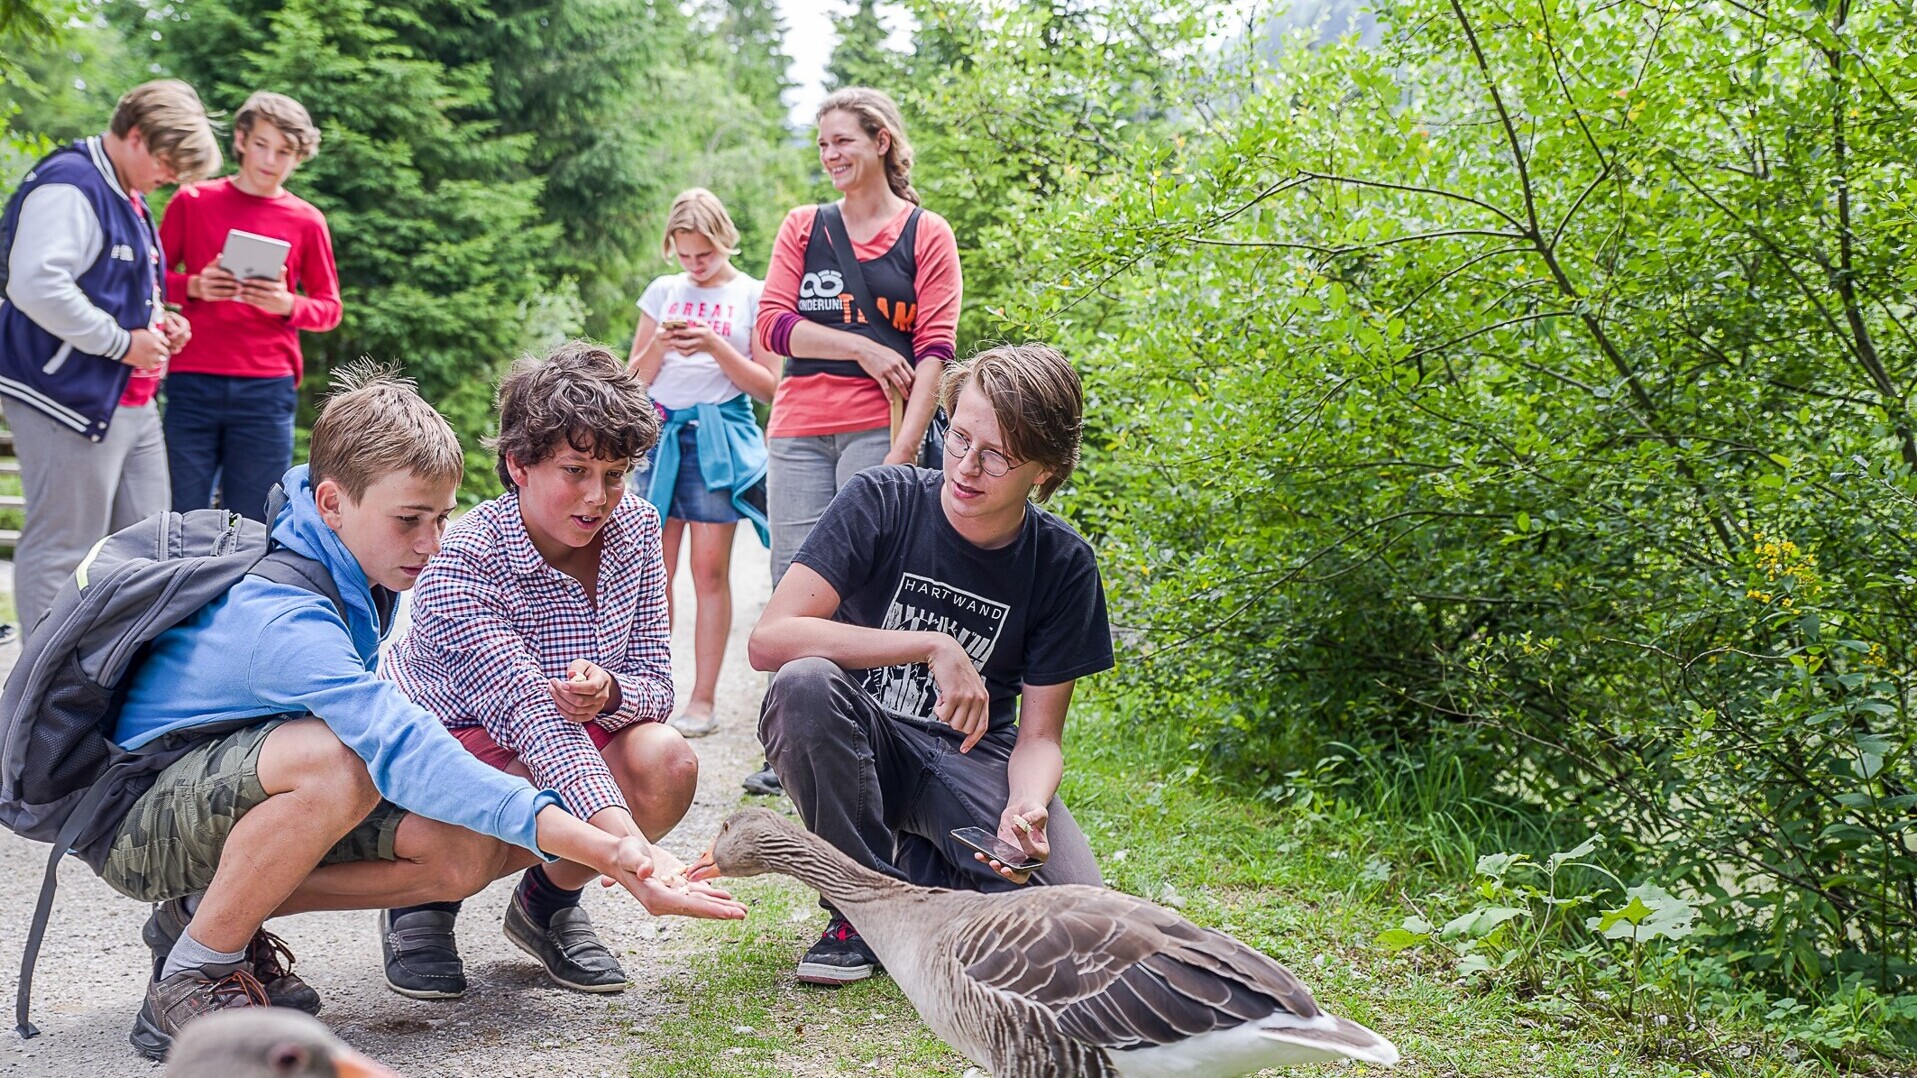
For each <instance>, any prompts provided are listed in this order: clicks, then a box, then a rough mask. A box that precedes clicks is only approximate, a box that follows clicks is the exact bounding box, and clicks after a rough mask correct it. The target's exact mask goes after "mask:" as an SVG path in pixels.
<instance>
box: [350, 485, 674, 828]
mask: <svg viewBox="0 0 1917 1078" xmlns="http://www.w3.org/2000/svg"><path fill="white" fill-rule="evenodd" d="M574 659H587V660H589V661H591V662H593V663H595V664H597V665H598V666H600V667H602V668H604V669H605V670H606V671H607V672H608V673H610V674H611V675H612V676H613V678H614V679H615V680H617V681H618V683H619V708H618V710H616V711H610V712H606V713H603V714H601V715H600V716H599V717H598V718H596V719H594V720H593V721H594V722H597V723H598V724H599V725H600V726H602V727H604V728H605V729H606V730H608V731H612V730H618V729H620V728H622V727H625V726H629V725H631V724H632V723H635V722H663V721H665V719H666V717H667V716H669V715H671V714H672V645H671V639H670V636H669V631H668V623H667V618H666V568H665V557H664V554H663V552H662V547H661V543H660V538H659V514H658V513H657V512H656V511H654V509H653V508H652V506H651V504H650V503H648V502H647V501H646V499H644V498H640V497H635V496H633V495H630V494H628V495H627V496H626V497H623V498H621V499H620V500H619V507H618V508H617V509H616V510H614V511H613V515H612V519H611V520H609V521H607V522H606V529H605V540H604V543H603V547H602V549H601V552H600V562H599V587H598V596H597V602H596V603H595V602H593V601H591V600H588V599H587V597H586V589H585V588H584V587H583V586H581V585H580V583H579V582H578V581H577V580H574V579H573V578H572V577H569V576H567V575H566V574H564V573H562V572H560V571H559V570H557V569H555V568H553V567H552V566H551V565H549V564H547V562H546V559H545V558H543V557H541V556H540V554H539V551H538V550H537V549H536V548H534V546H533V544H532V537H531V536H529V535H527V534H526V525H525V522H524V521H523V520H522V519H521V518H520V516H519V494H518V492H517V491H508V492H507V493H506V494H505V495H504V496H502V497H499V498H496V499H494V500H492V501H490V502H486V503H484V504H482V505H480V506H479V507H478V508H476V509H474V510H473V511H472V512H470V513H468V514H466V516H465V517H463V518H461V519H460V520H459V522H458V523H456V524H454V525H453V526H452V527H450V528H448V529H447V530H446V538H445V541H444V543H443V544H442V546H441V548H440V552H439V553H438V554H437V555H435V556H434V557H433V559H432V560H431V561H430V562H428V563H427V564H426V570H425V572H422V573H421V574H420V575H419V584H418V586H417V587H416V588H414V590H413V623H412V628H411V630H410V631H409V632H408V633H407V635H406V638H405V639H403V640H401V641H400V642H399V643H398V644H396V645H395V646H394V647H393V649H392V651H391V652H390V653H389V654H388V655H387V657H386V660H385V662H384V664H383V668H384V670H385V672H386V676H388V677H390V678H392V679H393V681H394V682H396V683H397V684H398V685H399V687H400V690H401V691H403V692H404V693H405V694H406V695H407V696H409V697H411V698H412V699H413V701H414V702H416V703H418V704H419V705H420V706H422V707H424V708H426V710H428V711H431V712H432V713H433V714H435V715H438V716H439V718H440V721H441V722H444V723H445V724H446V725H447V726H448V727H449V728H452V729H458V728H459V727H462V726H483V727H485V728H486V733H488V734H489V735H491V736H492V739H493V740H494V741H496V742H498V743H499V744H500V746H501V747H503V748H505V749H506V750H508V751H509V752H513V753H516V754H517V755H518V756H519V758H520V760H521V761H523V762H524V763H525V765H526V767H527V768H528V769H529V770H531V772H532V781H533V785H535V786H538V787H541V788H543V789H550V790H557V791H559V796H561V797H563V798H564V799H565V802H566V808H567V810H568V811H570V812H571V813H572V814H573V815H575V816H578V817H579V818H580V819H589V818H591V817H592V815H593V814H594V813H596V812H598V811H600V810H601V809H606V808H612V807H620V808H625V807H627V805H626V799H625V796H624V795H623V794H621V793H620V792H619V786H618V784H617V783H615V782H614V781H613V778H612V772H611V771H610V770H609V769H608V768H607V767H606V761H605V759H604V758H603V757H602V756H600V754H599V750H598V749H596V748H594V747H593V744H592V740H591V738H589V737H587V736H586V730H585V727H583V726H581V725H579V724H578V723H575V722H572V721H571V720H569V719H567V718H566V717H565V716H563V715H561V714H560V713H559V708H558V707H557V705H555V704H554V703H553V699H552V692H551V689H550V687H549V685H548V683H547V679H548V678H559V679H561V680H564V679H565V677H566V664H567V663H570V662H571V661H572V660H574Z"/></svg>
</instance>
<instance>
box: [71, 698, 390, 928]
mask: <svg viewBox="0 0 1917 1078" xmlns="http://www.w3.org/2000/svg"><path fill="white" fill-rule="evenodd" d="M285 721H287V720H285V719H271V720H268V721H266V722H262V723H259V724H258V725H255V726H248V727H245V728H243V729H240V730H235V731H233V732H232V733H230V734H226V735H223V736H220V737H216V738H213V739H211V740H209V741H208V742H206V744H204V745H200V746H198V747H196V748H194V749H193V750H192V751H191V752H189V753H187V754H186V755H185V756H182V757H180V758H179V759H178V760H175V761H174V762H173V763H172V764H171V765H170V766H168V767H167V769H166V770H164V771H162V772H160V775H159V778H158V779H156V780H155V781H154V783H153V788H152V789H150V790H148V791H147V792H146V793H145V794H144V795H143V796H142V797H141V798H140V799H139V800H138V801H136V802H134V803H133V808H132V809H130V810H128V812H127V814H126V819H124V820H122V821H121V822H120V830H119V832H118V833H117V834H115V835H114V836H113V846H112V848H111V850H110V851H109V852H108V853H107V860H106V867H105V868H104V869H102V870H101V872H100V878H101V879H104V880H105V881H106V882H107V885H108V886H110V887H112V888H113V889H114V890H116V891H118V892H120V893H121V894H123V895H126V896H128V897H130V898H137V899H139V900H140V901H142V902H163V901H165V900H167V899H169V898H179V897H181V896H183V895H190V894H197V893H198V892H200V891H204V890H206V886H207V884H209V883H211V882H213V871H214V870H215V869H217V868H218V867H219V865H220V851H221V849H223V848H224V847H225V845H226V836H227V835H228V834H230V833H231V832H232V830H233V825H234V824H235V823H237V822H239V819H240V817H242V816H244V815H246V814H247V812H249V811H250V810H252V809H254V808H256V807H257V806H258V805H259V804H260V803H261V802H263V801H265V800H266V796H267V795H266V788H265V787H263V786H261V785H260V746H261V745H263V744H265V742H266V735H268V734H270V733H272V732H273V731H274V730H275V729H276V728H278V727H279V725H280V724H281V723H283V722H285ZM405 815H406V810H404V809H402V808H400V807H399V806H398V805H395V804H393V803H391V802H389V801H381V802H380V803H379V805H378V807H376V808H374V809H373V811H372V813H371V814H369V815H368V816H367V817H366V819H364V820H362V821H361V822H360V824H359V826H357V827H355V828H353V830H352V831H351V832H349V833H348V834H347V835H346V837H345V838H342V839H340V840H339V842H338V843H337V844H335V845H334V846H333V848H332V849H330V850H328V851H327V852H326V856H325V857H324V858H323V859H321V861H320V863H321V864H325V865H331V864H338V863H340V862H346V861H374V860H378V861H391V860H393V859H394V855H393V835H394V833H395V832H397V831H398V830H399V821H400V819H401V818H402V817H404V816H405Z"/></svg>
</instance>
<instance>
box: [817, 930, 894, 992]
mask: <svg viewBox="0 0 1917 1078" xmlns="http://www.w3.org/2000/svg"><path fill="white" fill-rule="evenodd" d="M884 972H885V967H884V966H881V965H879V956H878V955H875V954H873V953H872V948H870V947H867V946H866V945H865V940H863V939H861V938H859V930H858V929H856V928H853V927H852V922H850V921H848V920H846V919H845V918H843V917H834V918H832V920H831V921H830V922H828V923H827V924H826V926H825V933H824V934H823V935H821V936H820V937H819V942H817V943H815V944H813V945H812V949H811V950H809V951H807V952H805V954H804V955H803V956H801V957H800V958H799V980H801V981H804V982H805V983H806V984H823V985H830V986H833V987H837V986H838V985H842V984H851V983H852V982H853V981H863V980H865V979H866V978H867V977H870V976H872V975H873V974H874V973H884Z"/></svg>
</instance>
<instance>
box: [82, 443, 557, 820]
mask: <svg viewBox="0 0 1917 1078" xmlns="http://www.w3.org/2000/svg"><path fill="white" fill-rule="evenodd" d="M281 483H282V484H283V485H284V486H285V488H286V499H287V500H286V506H285V507H284V508H282V509H281V510H280V514H279V517H278V518H277V519H276V520H274V522H273V538H274V539H275V540H277V541H278V542H279V543H280V544H281V545H282V546H285V547H288V548H290V549H292V550H294V551H297V552H298V553H300V554H304V555H306V556H307V557H309V558H313V559H316V560H317V561H319V562H320V563H321V564H322V565H325V566H326V568H327V569H328V570H330V571H331V572H332V574H333V581H334V583H335V584H337V585H338V587H339V592H340V597H341V598H343V599H344V600H345V601H346V608H347V615H348V616H347V619H346V621H344V622H342V621H341V620H340V618H339V614H338V612H337V611H335V610H334V608H333V604H332V602H331V600H328V599H327V598H325V597H324V596H320V595H315V594H313V593H312V592H309V591H305V590H302V589H300V588H296V587H292V586H291V585H287V584H276V583H274V582H272V581H269V580H262V579H260V578H259V577H252V576H249V577H246V578H244V579H242V580H241V581H240V582H239V583H237V584H235V585H233V587H232V588H230V589H228V591H227V593H226V594H225V595H223V596H221V597H220V598H218V599H215V600H214V601H212V602H211V603H208V604H207V605H206V608H205V609H203V610H201V611H200V612H199V613H198V614H195V615H194V616H193V617H191V618H189V619H188V620H186V621H185V622H182V623H181V624H179V625H177V626H175V627H174V628H172V629H168V630H167V631H166V632H164V633H161V634H160V636H159V638H158V639H157V640H155V641H154V642H153V650H152V652H151V653H150V654H149V655H148V656H147V658H146V661H144V662H142V663H141V664H140V668H139V669H138V670H137V671H135V672H134V675H133V684H132V687H131V689H130V691H129V692H128V693H127V698H126V705H125V707H123V708H122V709H121V711H120V721H119V725H118V726H116V727H115V728H114V731H113V739H114V740H115V741H117V742H118V743H119V744H120V745H122V746H123V747H125V748H129V749H133V748H138V747H139V746H141V745H142V744H145V743H146V742H148V741H151V740H153V739H154V738H156V737H159V736H160V735H162V734H165V733H169V732H171V731H174V730H179V729H184V728H190V727H193V726H197V725H201V724H203V723H210V722H220V721H224V720H228V719H242V718H252V717H256V716H257V717H260V718H265V717H267V716H272V715H285V714H301V713H306V714H312V715H317V716H319V718H320V719H321V720H323V721H324V722H325V723H326V725H327V727H328V728H330V729H331V730H332V731H333V733H334V734H335V735H336V736H337V737H338V738H339V739H340V741H342V742H343V743H345V745H346V747H347V748H350V749H352V750H353V752H354V753H356V754H357V755H358V756H359V758H360V759H362V760H364V761H366V769H367V771H368V772H370V773H371V774H372V776H373V784H374V785H376V786H378V787H379V792H380V794H381V795H382V796H384V797H385V798H386V799H387V800H388V801H391V802H392V803H394V804H396V805H398V806H399V807H401V808H403V809H405V810H407V811H408V812H417V813H419V814H420V815H421V816H425V817H427V818H428V819H433V820H439V821H442V822H444V823H449V824H455V825H457V826H459V827H464V828H467V829H469V830H472V831H478V832H480V833H482V834H487V835H492V836H495V837H497V838H500V839H503V840H505V841H507V842H510V843H512V844H513V845H515V846H523V847H525V848H526V849H529V850H532V851H533V852H535V853H540V850H539V847H538V845H537V844H536V843H535V842H534V839H533V835H534V824H533V817H534V815H535V814H537V813H538V812H539V810H540V809H543V808H545V807H546V806H547V805H553V804H558V803H559V795H558V794H557V793H554V792H553V791H551V790H545V791H536V790H534V789H533V788H532V786H530V785H528V784H527V783H526V782H525V780H523V779H519V778H516V777H514V776H511V775H508V774H506V773H505V772H504V771H499V770H497V769H495V768H493V767H490V766H488V765H486V764H484V763H481V762H480V761H479V759H478V757H475V756H474V755H473V754H472V753H470V752H468V751H467V750H466V747H465V746H464V745H461V744H460V743H459V742H458V741H457V740H455V739H454V738H453V735H451V734H449V733H447V732H446V728H445V727H444V726H442V725H440V722H439V720H438V719H436V718H434V717H433V716H432V714H431V713H430V712H427V711H426V710H425V709H423V708H421V707H420V706H419V705H417V704H415V703H413V702H412V701H411V700H408V699H407V698H406V697H405V696H404V695H403V694H402V693H401V692H400V691H399V689H397V688H396V687H394V685H393V683H392V682H390V681H385V680H383V679H381V678H380V677H379V676H378V675H377V674H375V673H374V671H375V669H376V668H377V667H378V665H379V642H380V634H381V629H380V625H379V618H378V615H377V614H375V612H374V610H373V595H372V589H371V586H370V585H369V584H368V582H367V580H366V574H365V572H364V571H362V570H361V569H360V567H359V561H358V560H357V559H355V558H354V557H353V555H352V553H351V552H350V551H348V550H347V549H346V544H345V543H343V542H341V541H340V538H339V536H338V535H337V534H335V533H334V531H333V529H331V528H329V527H327V526H326V522H325V521H323V520H321V519H320V516H319V510H318V509H317V508H316V507H315V506H314V504H313V488H312V486H311V485H310V484H309V483H308V481H307V475H306V465H304V464H301V465H299V466H297V467H295V468H293V469H292V470H290V471H288V472H287V473H286V477H285V478H284V479H282V480H281ZM541 856H544V854H543V853H542V854H541Z"/></svg>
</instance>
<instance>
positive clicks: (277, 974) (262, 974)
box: [246, 928, 320, 1015]
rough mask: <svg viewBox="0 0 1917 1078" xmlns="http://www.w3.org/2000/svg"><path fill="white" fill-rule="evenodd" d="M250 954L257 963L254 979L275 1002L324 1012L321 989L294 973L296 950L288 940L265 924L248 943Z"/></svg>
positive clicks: (316, 1012) (295, 1007)
mask: <svg viewBox="0 0 1917 1078" xmlns="http://www.w3.org/2000/svg"><path fill="white" fill-rule="evenodd" d="M246 957H247V960H248V961H250V962H252V963H253V979H254V980H257V981H259V982H260V987H261V988H264V989H265V990H266V998H267V999H268V1000H271V1001H272V1003H273V1006H275V1007H291V1008H293V1009H294V1010H296V1011H305V1012H306V1013H307V1014H313V1015H317V1014H318V1013H319V1012H320V998H319V993H318V992H315V991H313V986H312V985H310V984H307V983H306V982H305V981H302V980H300V979H299V977H297V976H296V975H294V973H293V951H292V949H291V948H289V947H287V946H286V941H285V940H283V939H281V938H279V937H278V936H275V935H274V934H273V933H271V932H268V931H267V930H266V929H264V928H262V929H260V930H259V931H258V932H255V933H253V942H251V943H249V944H247V945H246Z"/></svg>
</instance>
